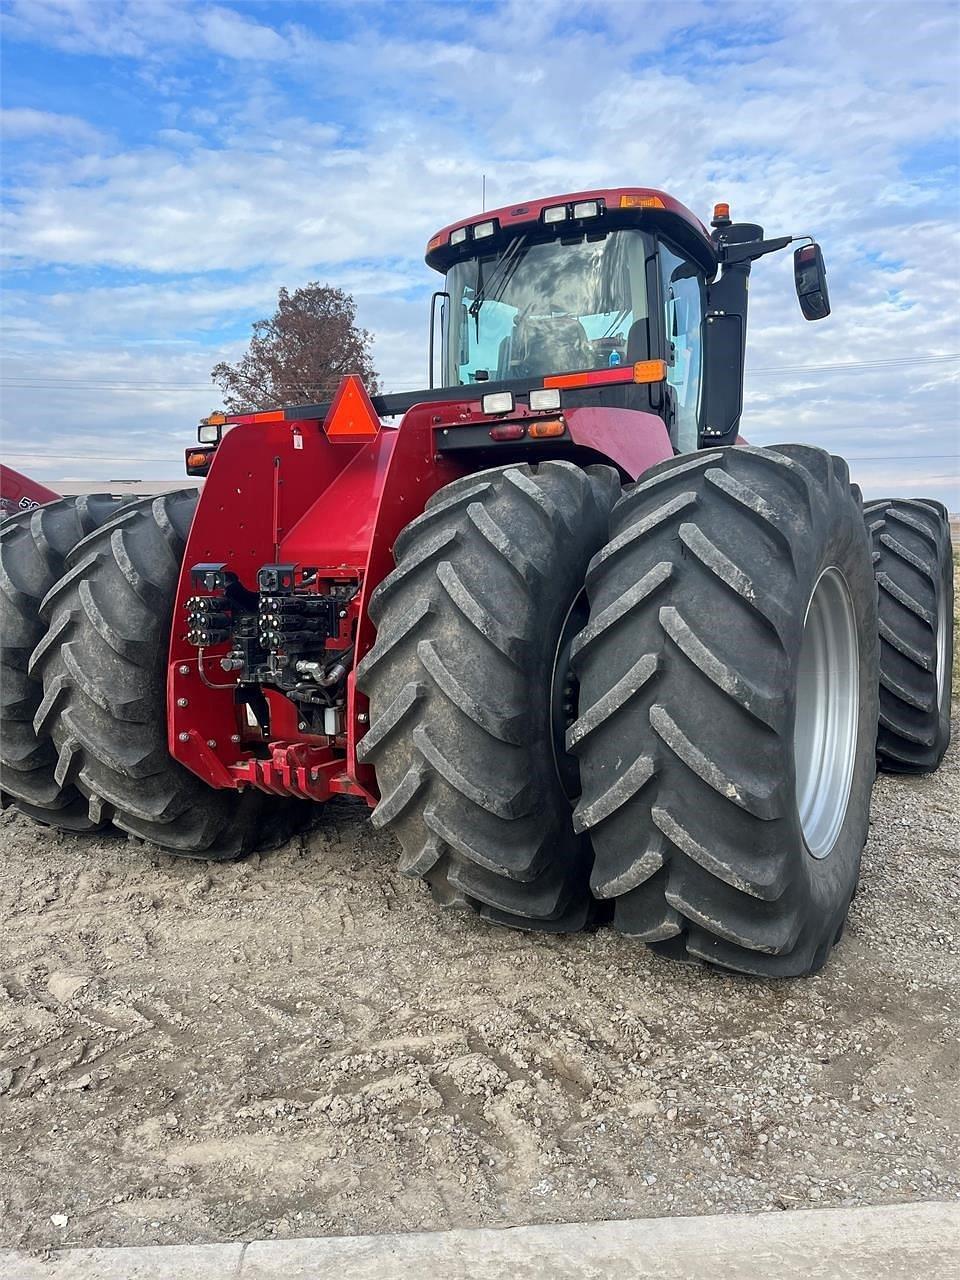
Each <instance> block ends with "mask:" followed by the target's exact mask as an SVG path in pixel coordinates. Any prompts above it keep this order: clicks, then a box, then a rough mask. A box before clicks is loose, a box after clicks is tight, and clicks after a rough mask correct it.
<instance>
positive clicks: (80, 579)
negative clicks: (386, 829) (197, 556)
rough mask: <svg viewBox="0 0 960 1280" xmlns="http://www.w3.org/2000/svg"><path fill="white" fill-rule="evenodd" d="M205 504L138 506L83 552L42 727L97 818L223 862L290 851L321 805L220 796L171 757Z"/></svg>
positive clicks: (46, 608) (73, 566) (65, 601)
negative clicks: (184, 627)
mask: <svg viewBox="0 0 960 1280" xmlns="http://www.w3.org/2000/svg"><path fill="white" fill-rule="evenodd" d="M196 502H197V494H196V491H195V490H187V491H181V492H178V493H168V494H164V495H163V496H162V497H158V498H146V499H142V500H141V501H138V502H134V503H131V504H129V505H128V506H126V507H125V508H124V509H123V510H122V511H121V512H120V513H119V514H118V515H116V516H115V517H114V518H113V519H112V520H111V521H110V522H109V523H107V524H105V525H104V526H103V527H102V528H101V529H99V530H97V531H96V532H95V533H93V534H91V535H90V536H88V537H87V538H85V539H84V540H83V541H82V542H80V543H78V544H77V546H76V547H74V549H73V551H72V552H71V553H70V555H69V557H68V558H67V564H66V572H65V573H64V575H63V576H62V577H61V578H60V580H59V581H58V582H57V583H56V584H55V585H54V586H53V587H52V588H51V590H50V591H49V593H48V594H47V596H46V598H45V599H44V601H43V605H42V608H41V613H42V616H43V618H44V619H45V621H46V624H47V631H46V635H45V636H44V637H43V639H42V640H41V641H40V643H39V645H38V646H37V648H36V649H35V650H34V654H33V657H32V659H31V664H30V672H31V675H32V676H33V677H34V678H35V679H41V680H42V683H43V700H42V701H41V703H40V705H39V707H38V709H37V712H36V716H35V721H34V723H35V727H36V730H37V733H38V734H40V735H43V734H49V735H50V738H51V739H52V742H53V745H54V748H55V750H56V753H57V761H56V765H55V769H54V774H55V777H56V780H57V782H58V784H59V785H60V786H68V785H70V786H74V787H76V789H77V790H78V791H79V792H80V793H81V794H82V795H83V796H84V797H85V798H86V799H87V802H88V804H89V812H90V817H91V819H92V820H93V821H94V822H99V821H106V820H107V819H110V820H112V821H113V822H114V824H115V825H116V826H118V827H119V828H121V830H123V831H126V832H128V833H129V834H130V835H132V836H136V837H139V838H140V839H142V840H148V841H151V842H152V843H154V844H157V845H160V846H161V847H162V848H164V849H165V850H167V851H168V852H169V853H174V854H184V855H188V856H193V857H200V858H210V859H218V858H230V857H235V856H237V855H239V854H241V853H245V852H247V851H248V850H250V849H253V848H258V847H260V848H263V847H266V846H267V845H269V844H277V843H281V842H282V841H283V840H284V839H286V838H287V836H288V835H289V834H290V833H291V831H292V830H293V829H294V828H295V827H296V826H298V825H300V824H301V823H302V821H303V816H304V814H303V811H304V810H305V809H307V808H308V807H309V806H305V805H301V804H300V803H298V802H295V801H282V802H278V801H273V800H269V799H268V798H267V797H266V796H264V795H262V794H260V793H258V792H254V791H247V792H244V793H241V794H238V793H237V792H235V791H232V790H230V791H227V790H214V789H213V788H211V787H208V786H207V785H206V784H205V783H203V782H202V781H201V780H200V779H199V778H197V777H195V776H194V775H193V774H192V773H190V772H189V771H188V770H186V769H184V768H183V767H182V766H181V765H180V764H178V763H177V762H176V761H175V760H174V759H173V758H172V757H171V756H170V754H169V753H168V750H167V714H166V668H167V650H168V643H169V636H170V626H171V621H172V619H171V612H172V609H173V600H174V595H175V590H176V585H177V579H178V577H179V573H180V565H181V561H182V559H183V552H184V546H185V542H186V536H187V533H188V531H189V528H190V522H191V519H192V517H193V511H194V507H195V506H196Z"/></svg>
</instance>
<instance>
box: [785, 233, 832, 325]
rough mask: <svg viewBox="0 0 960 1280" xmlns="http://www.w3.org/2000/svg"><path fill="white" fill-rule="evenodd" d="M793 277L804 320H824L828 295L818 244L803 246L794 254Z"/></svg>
mask: <svg viewBox="0 0 960 1280" xmlns="http://www.w3.org/2000/svg"><path fill="white" fill-rule="evenodd" d="M793 276H794V279H795V281H796V284H797V298H798V299H799V302H800V310H801V311H802V312H803V318H804V320H825V319H826V318H827V316H828V315H829V314H830V295H829V294H828V293H827V269H826V267H825V266H824V265H823V254H822V253H821V252H820V246H819V245H818V244H805V245H803V246H802V247H801V248H799V249H797V250H796V251H795V252H794V255H793Z"/></svg>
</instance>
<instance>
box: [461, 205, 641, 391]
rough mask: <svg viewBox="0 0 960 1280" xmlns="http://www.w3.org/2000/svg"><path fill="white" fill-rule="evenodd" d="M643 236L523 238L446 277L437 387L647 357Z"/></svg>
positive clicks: (464, 264)
mask: <svg viewBox="0 0 960 1280" xmlns="http://www.w3.org/2000/svg"><path fill="white" fill-rule="evenodd" d="M653 251H654V247H653V242H652V240H651V239H650V237H649V236H647V235H646V234H645V233H644V232H642V231H639V230H635V229H631V230H621V231H611V232H608V233H607V234H606V235H604V236H597V235H595V234H594V235H589V236H588V235H586V234H584V235H582V236H579V237H564V238H563V239H562V240H560V239H552V240H540V241H539V242H536V241H535V242H530V241H528V240H524V239H521V238H518V239H517V240H515V241H513V242H512V243H511V244H510V245H508V246H507V247H506V248H505V249H504V250H503V251H502V253H498V254H490V255H489V256H486V257H479V258H470V259H468V260H466V261H463V262H459V263H457V264H456V265H455V266H453V267H452V268H451V269H450V270H449V271H448V272H447V277H446V288H447V292H448V293H449V295H450V300H449V302H448V303H447V306H446V312H447V314H446V316H445V323H444V342H443V380H444V382H443V385H444V386H448V387H455V386H463V385H465V384H467V383H472V382H486V381H490V382H499V381H501V380H504V379H510V378H538V377H542V376H546V375H548V374H552V373H568V372H573V371H577V370H583V369H601V368H609V367H612V366H615V365H619V364H625V363H627V362H633V361H635V360H643V359H646V358H647V357H648V354H649V352H648V344H649V328H648V323H647V320H648V315H649V311H648V305H647V284H646V281H647V273H646V260H647V258H648V257H650V256H651V255H652V254H653Z"/></svg>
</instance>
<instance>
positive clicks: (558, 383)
mask: <svg viewBox="0 0 960 1280" xmlns="http://www.w3.org/2000/svg"><path fill="white" fill-rule="evenodd" d="M666 376H667V365H666V361H665V360H640V361H638V362H637V363H636V364H618V365H617V366H616V367H615V368H613V369H587V370H585V371H584V372H583V373H555V374H553V375H552V376H551V377H549V378H544V380H543V385H544V387H602V386H603V385H604V384H605V383H607V382H662V381H663V380H664V378H665V377H666Z"/></svg>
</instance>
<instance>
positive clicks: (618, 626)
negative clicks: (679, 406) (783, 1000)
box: [567, 445, 877, 977]
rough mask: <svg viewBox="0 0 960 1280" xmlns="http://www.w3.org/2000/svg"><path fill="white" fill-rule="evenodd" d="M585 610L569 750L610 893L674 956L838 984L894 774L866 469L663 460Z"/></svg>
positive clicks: (798, 461) (828, 462) (787, 454)
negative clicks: (864, 491) (887, 775)
mask: <svg viewBox="0 0 960 1280" xmlns="http://www.w3.org/2000/svg"><path fill="white" fill-rule="evenodd" d="M587 593H588V595H589V598H590V621H589V623H588V625H587V626H586V628H585V629H584V630H583V631H582V632H581V633H580V635H579V636H578V637H577V639H576V641H575V643H574V647H573V664H574V669H575V671H576V672H577V673H578V675H579V679H580V714H579V719H578V720H577V721H576V723H575V724H574V725H573V726H572V727H571V729H570V730H569V732H568V735H567V742H568V746H569V749H570V750H571V751H573V752H574V753H576V755H577V756H578V757H579V760H580V773H581V778H582V784H583V796H582V798H581V801H580V804H579V805H578V807H577V810H576V814H575V825H576V827H577V829H578V830H580V831H583V832H587V833H589V835H590V838H591V840H592V843H593V848H594V852H595V864H594V869H593V875H592V879H591V887H592V889H593V892H594V893H595V894H596V896H597V897H598V898H600V899H604V900H609V901H612V902H613V904H614V923H615V925H616V927H617V928H618V929H619V930H620V931H621V932H622V933H624V934H628V935H631V936H633V937H637V938H640V939H643V940H644V941H646V942H648V943H650V944H651V945H652V946H653V947H654V949H656V950H658V951H660V952H662V953H664V954H667V955H671V956H675V957H677V958H680V959H686V958H694V959H696V960H704V961H708V962H711V963H713V964H716V965H719V966H722V967H724V968H727V969H734V970H739V971H741V972H743V973H751V974H761V975H769V976H780V977H787V976H793V975H796V974H802V973H807V972H810V971H813V970H815V969H817V968H819V967H820V966H821V965H822V964H823V962H824V960H825V959H826V956H827V955H828V953H829V951H830V948H831V947H832V946H833V944H834V943H835V942H836V941H837V939H838V938H839V935H840V933H841V931H842V928H843V924H844V921H845V918H846V913H847V909H848V906H849V903H850V900H851V898H852V896H853V893H854V890H855V889H856V885H857V880H858V875H859V866H860V855H861V851H862V848H863V845H864V842H865V840H866V834H867V823H868V815H869V804H870V790H871V786H872V783H873V779H874V772H875V759H874V742H875V738H876V726H877V633H876V616H877V615H876V587H875V584H874V579H873V572H872V567H871V563H870V549H869V543H868V540H867V537H866V531H865V527H864V524H863V518H862V514H861V504H860V495H859V491H858V490H856V489H853V490H852V489H851V486H850V484H849V478H848V472H847V467H846V464H845V463H844V462H842V461H841V460H840V459H839V458H831V457H830V456H829V455H828V454H826V453H824V452H822V451H821V450H819V449H810V448H805V447H803V446H800V445H780V446H778V447H775V448H770V449H754V448H730V449H720V450H714V451H711V452H702V453H698V454H694V455H686V456H683V457H679V458H674V459H672V460H670V461H669V462H665V463H663V464H661V465H659V466H657V467H655V468H654V469H653V470H652V471H651V472H650V473H649V475H648V476H647V477H645V478H644V479H643V480H642V482H641V483H639V484H637V485H635V486H634V487H633V488H632V490H630V491H628V492H627V493H626V494H625V495H624V497H623V498H622V499H621V500H620V502H619V503H618V505H617V507H616V509H615V510H614V513H613V517H612V522H611V540H610V542H609V544H608V545H607V546H606V547H605V548H604V549H603V550H602V551H601V552H600V553H599V554H598V555H597V556H596V557H595V559H594V561H593V563H592V565H591V566H590V570H589V573H588V575H587Z"/></svg>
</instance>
